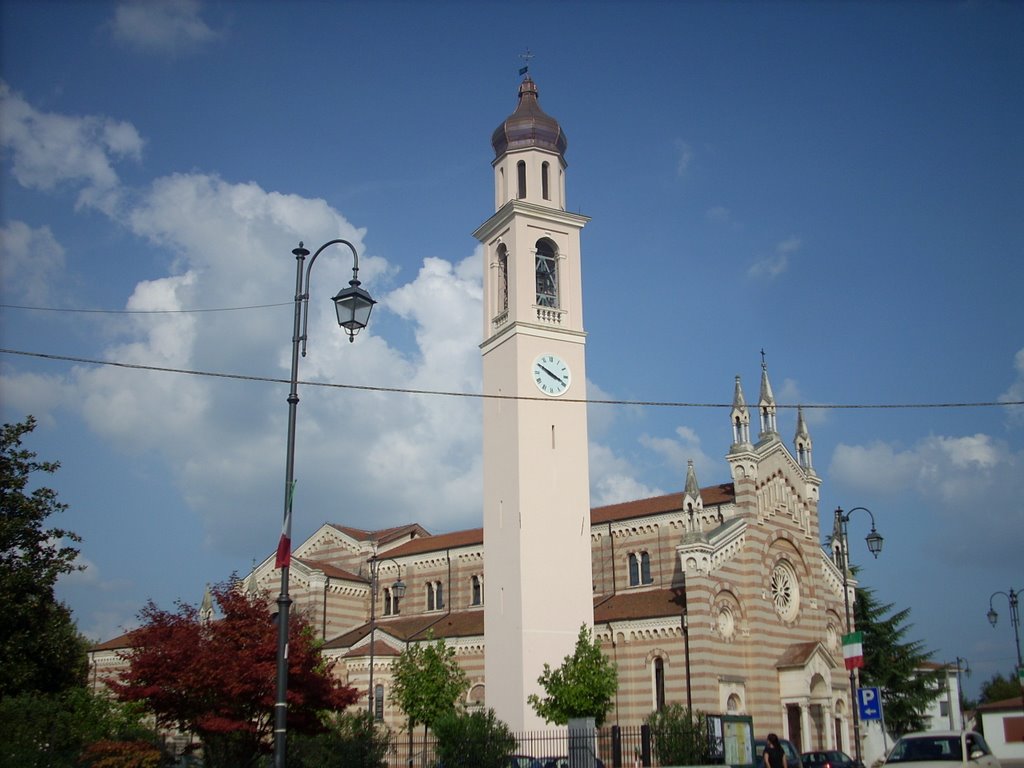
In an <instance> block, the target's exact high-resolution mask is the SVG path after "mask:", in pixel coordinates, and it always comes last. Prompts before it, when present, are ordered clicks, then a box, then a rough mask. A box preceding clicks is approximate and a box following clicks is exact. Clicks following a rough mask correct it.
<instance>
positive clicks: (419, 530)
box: [329, 523, 430, 544]
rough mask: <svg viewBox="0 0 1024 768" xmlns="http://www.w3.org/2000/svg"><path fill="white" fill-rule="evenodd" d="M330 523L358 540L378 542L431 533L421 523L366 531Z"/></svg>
mask: <svg viewBox="0 0 1024 768" xmlns="http://www.w3.org/2000/svg"><path fill="white" fill-rule="evenodd" d="M329 525H330V526H331V527H332V528H334V529H335V530H338V531H341V532H342V533H344V534H345V535H346V536H349V537H351V538H353V539H355V540H356V541H366V542H370V541H375V542H377V543H378V544H390V543H391V542H393V541H397V540H398V539H401V538H403V537H405V536H408V537H409V538H410V539H415V538H416V537H417V536H429V535H430V532H429V531H427V529H426V528H424V527H423V526H421V525H420V524H419V523H407V524H405V525H396V526H395V527H393V528H382V529H381V530H379V531H366V530H363V529H362V528H352V527H351V526H348V525H338V524H337V523H329Z"/></svg>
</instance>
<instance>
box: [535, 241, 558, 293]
mask: <svg viewBox="0 0 1024 768" xmlns="http://www.w3.org/2000/svg"><path fill="white" fill-rule="evenodd" d="M536 254H537V256H536V261H535V264H536V267H535V269H536V273H537V306H538V307H548V308H550V309H558V251H557V249H556V248H555V244H554V243H552V242H551V241H550V240H547V239H542V240H538V241H537V250H536Z"/></svg>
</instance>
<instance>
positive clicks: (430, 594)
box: [427, 581, 444, 611]
mask: <svg viewBox="0 0 1024 768" xmlns="http://www.w3.org/2000/svg"><path fill="white" fill-rule="evenodd" d="M442 608H444V587H443V586H442V584H441V582H440V581H430V582H427V610H428V611H440V610H441V609H442Z"/></svg>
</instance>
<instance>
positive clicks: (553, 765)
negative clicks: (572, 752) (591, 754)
mask: <svg viewBox="0 0 1024 768" xmlns="http://www.w3.org/2000/svg"><path fill="white" fill-rule="evenodd" d="M537 760H538V761H540V764H541V765H542V766H543V768H569V758H568V757H566V756H565V755H559V756H557V757H538V758H537ZM594 768H604V763H602V762H601V758H599V757H595V758H594Z"/></svg>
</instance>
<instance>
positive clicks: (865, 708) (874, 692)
mask: <svg viewBox="0 0 1024 768" xmlns="http://www.w3.org/2000/svg"><path fill="white" fill-rule="evenodd" d="M857 708H858V709H859V711H860V719H861V720H881V719H882V695H881V693H879V691H878V689H877V688H858V689H857Z"/></svg>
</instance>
